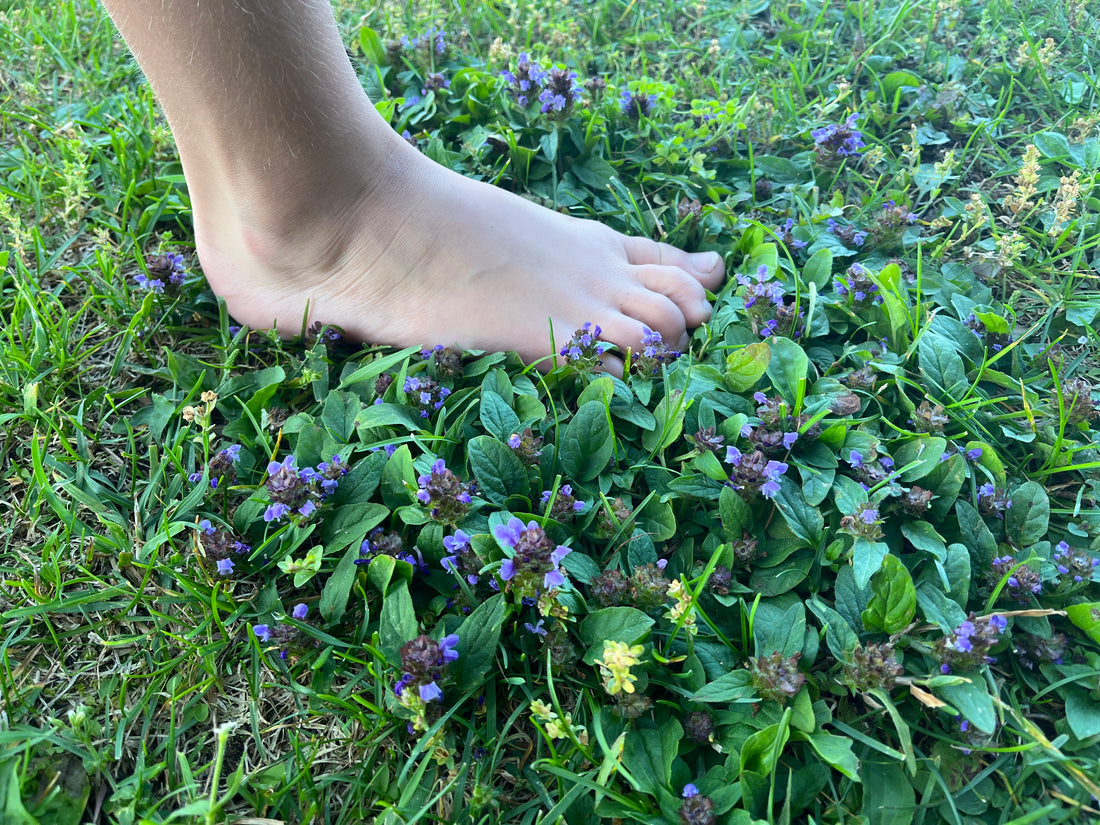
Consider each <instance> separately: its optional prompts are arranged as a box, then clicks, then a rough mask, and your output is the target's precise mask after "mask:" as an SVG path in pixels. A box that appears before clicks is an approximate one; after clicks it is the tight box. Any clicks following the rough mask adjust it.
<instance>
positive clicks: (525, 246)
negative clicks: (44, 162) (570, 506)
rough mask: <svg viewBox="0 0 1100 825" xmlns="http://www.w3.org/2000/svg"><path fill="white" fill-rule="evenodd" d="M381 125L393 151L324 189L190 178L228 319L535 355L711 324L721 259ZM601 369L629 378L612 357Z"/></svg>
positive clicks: (680, 340)
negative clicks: (481, 172) (591, 339)
mask: <svg viewBox="0 0 1100 825" xmlns="http://www.w3.org/2000/svg"><path fill="white" fill-rule="evenodd" d="M390 134H391V135H392V137H389V136H387V137H385V138H382V140H383V141H385V143H386V144H387V145H386V147H385V148H386V151H383V152H380V151H379V147H378V146H377V145H374V146H372V147H371V148H370V150H369V154H370V155H371V156H372V157H373V158H379V157H383V158H385V160H384V161H383V162H381V163H379V162H378V161H377V160H374V161H372V162H371V164H369V165H368V164H367V163H365V162H364V163H360V164H354V163H348V162H347V160H346V158H345V159H344V160H343V161H341V164H342V166H341V168H340V169H339V170H338V175H336V174H334V173H333V170H332V169H331V168H329V169H323V170H322V171H321V172H319V173H318V174H321V175H327V177H328V184H327V185H328V187H329V188H328V189H324V188H323V187H321V188H320V189H319V188H318V184H317V181H316V179H314V181H313V182H312V183H311V184H310V185H309V186H306V187H299V186H295V185H294V184H293V183H292V182H287V190H288V191H286V192H274V193H272V192H266V193H263V192H256V191H248V190H249V189H250V186H249V182H248V181H245V183H244V185H242V186H229V187H227V186H226V185H225V183H224V180H212V181H211V185H210V186H209V187H204V180H203V177H202V175H201V173H200V174H189V176H188V177H189V183H190V187H191V193H192V200H193V203H194V207H195V229H196V238H197V243H198V252H199V259H200V261H201V263H202V266H203V270H204V272H205V274H206V277H207V279H208V280H209V282H210V285H211V287H212V288H213V289H214V291H215V292H216V293H217V294H219V295H221V296H222V297H223V298H224V299H225V301H226V303H227V306H228V308H229V311H230V313H231V314H232V315H233V316H234V317H235V318H236V319H237V320H239V321H241V322H243V323H246V324H248V325H249V326H252V327H254V328H256V329H267V328H272V327H274V328H276V329H278V330H279V331H280V332H281V333H283V334H287V335H293V334H297V333H299V332H301V330H302V329H303V323H305V324H307V325H308V324H310V323H312V322H314V321H321V322H322V323H326V324H332V325H334V326H338V327H341V328H342V329H343V330H344V332H345V333H346V334H347V335H348V336H350V337H352V338H354V339H356V340H361V341H367V342H371V343H383V344H391V345H395V346H407V345H432V344H436V343H442V344H447V345H458V346H460V347H464V348H468V349H483V350H492V351H496V350H513V349H514V350H516V351H517V352H518V353H519V354H520V356H521V357H522V358H523V359H524V360H525V361H527V362H528V363H530V362H532V361H536V360H538V359H540V358H543V357H544V356H547V355H548V354H550V353H552V352H555V351H556V350H557V349H558V348H559V347H560V346H561V345H562V344H563V343H564V342H565V341H567V340H568V339H569V337H570V336H571V335H572V333H573V332H574V330H576V329H577V328H579V327H580V326H581V325H582V324H583V323H584V322H585V321H592V322H594V323H596V324H598V325H599V326H600V327H602V329H603V336H602V337H603V338H604V339H605V340H608V341H610V342H612V343H614V344H616V345H618V346H619V347H620V348H621V349H622V350H623V351H625V350H626V348H627V347H631V348H633V349H635V350H637V348H638V345H639V342H640V341H641V339H642V337H643V335H644V332H643V326H648V327H650V328H651V329H655V330H657V331H658V332H660V333H661V335H662V336H663V338H664V340H665V341H666V342H668V343H669V344H670V345H672V346H681V347H682V346H685V345H686V343H687V330H688V329H690V328H692V327H695V326H698V325H699V324H701V323H703V322H704V321H706V320H707V318H709V317H710V312H711V308H710V305H709V304H708V303H707V300H706V296H705V294H704V287H706V288H707V289H711V290H714V289H716V288H717V287H718V285H719V284H720V283H721V282H722V280H723V278H724V267H723V263H722V260H721V258H720V257H719V256H718V255H717V254H715V253H713V252H708V253H701V254H694V255H690V254H687V253H685V252H683V251H681V250H679V249H676V248H674V247H671V246H668V245H666V244H659V243H656V242H653V241H650V240H647V239H642V238H631V237H627V236H625V235H622V234H620V233H618V232H615V231H613V230H611V229H609V228H607V227H605V226H602V225H600V224H598V223H595V222H593V221H586V220H581V219H577V218H571V217H568V216H565V215H562V214H560V213H557V212H554V211H551V210H549V209H545V208H543V207H541V206H537V205H535V204H533V203H531V202H529V201H527V200H524V199H523V198H520V197H518V196H516V195H513V194H511V193H508V192H506V191H504V190H502V189H498V188H496V187H494V186H490V185H488V184H484V183H479V182H476V181H473V180H470V179H468V178H465V177H462V176H461V175H458V174H456V173H454V172H451V171H450V170H447V169H445V168H444V167H442V166H439V165H437V164H435V163H434V162H432V161H430V160H428V159H427V158H425V157H424V156H423V155H421V154H420V153H419V152H417V151H416V150H415V149H413V148H412V147H411V146H409V145H408V144H407V143H405V141H403V140H401V139H400V138H399V137H398V136H397V135H396V134H393V133H392V132H391V133H390ZM375 138H378V135H377V133H376V134H375ZM364 157H366V154H364ZM349 167H350V168H349ZM323 183H325V182H324V181H322V184H323ZM245 193H247V194H245ZM551 328H552V329H553V338H554V340H553V341H551V332H550V330H551ZM607 367H608V368H609V369H610V370H611V371H612V372H613V373H616V374H619V375H621V373H622V362H621V361H620V360H619V359H616V358H608V359H607Z"/></svg>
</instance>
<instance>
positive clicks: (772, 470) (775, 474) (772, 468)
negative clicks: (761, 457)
mask: <svg viewBox="0 0 1100 825" xmlns="http://www.w3.org/2000/svg"><path fill="white" fill-rule="evenodd" d="M788 469H789V465H788V464H787V463H786V462H783V461H769V462H768V464H767V466H766V467H765V468H764V478H770V479H772V480H773V481H778V480H779V477H780V476H781V475H783V473H785V472H787V470H788Z"/></svg>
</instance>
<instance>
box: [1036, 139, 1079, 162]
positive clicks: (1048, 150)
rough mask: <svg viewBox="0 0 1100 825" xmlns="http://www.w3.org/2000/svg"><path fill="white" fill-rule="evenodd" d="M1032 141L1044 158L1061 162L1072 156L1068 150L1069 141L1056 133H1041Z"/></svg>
mask: <svg viewBox="0 0 1100 825" xmlns="http://www.w3.org/2000/svg"><path fill="white" fill-rule="evenodd" d="M1032 140H1033V141H1034V143H1035V147H1036V148H1037V149H1038V150H1039V152H1040V153H1041V154H1042V155H1043V157H1045V158H1052V159H1057V160H1061V159H1064V158H1068V157H1071V156H1072V154H1073V152H1072V151H1071V150H1070V146H1069V140H1067V139H1066V136H1065V135H1062V134H1059V133H1058V132H1042V133H1040V134H1038V135H1035V136H1034V137H1033V138H1032Z"/></svg>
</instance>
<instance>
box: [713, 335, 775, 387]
mask: <svg viewBox="0 0 1100 825" xmlns="http://www.w3.org/2000/svg"><path fill="white" fill-rule="evenodd" d="M771 358H772V351H771V350H770V349H769V348H768V345H767V344H765V343H764V342H763V341H758V342H756V343H754V344H749V345H748V346H746V347H742V348H741V349H735V350H733V351H732V352H730V354H729V355H727V356H726V371H725V373H724V374H723V376H722V379H723V380H724V381H725V383H726V386H728V387H729V388H730V389H731V390H733V391H734V392H745V391H746V390H751V389H752V388H753V387H755V386H756V384H757V382H758V381H759V380H760V377H761V376H762V375H763V374H764V372H765V371H766V370H767V369H768V364H769V363H770V362H771Z"/></svg>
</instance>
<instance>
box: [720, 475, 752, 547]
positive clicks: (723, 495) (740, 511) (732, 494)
mask: <svg viewBox="0 0 1100 825" xmlns="http://www.w3.org/2000/svg"><path fill="white" fill-rule="evenodd" d="M718 516H719V518H721V519H722V529H723V530H725V531H726V536H727V537H728V538H730V539H734V540H740V539H741V537H742V535H743V534H744V532H745V531H746V530H748V529H749V526H750V525H751V524H752V523H753V517H752V510H751V509H750V508H749V505H748V503H747V502H746V501H745V499H743V498H741V494H740V493H738V492H737V491H736V490H734V489H733V488H732V487H722V492H720V493H719V494H718Z"/></svg>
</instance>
